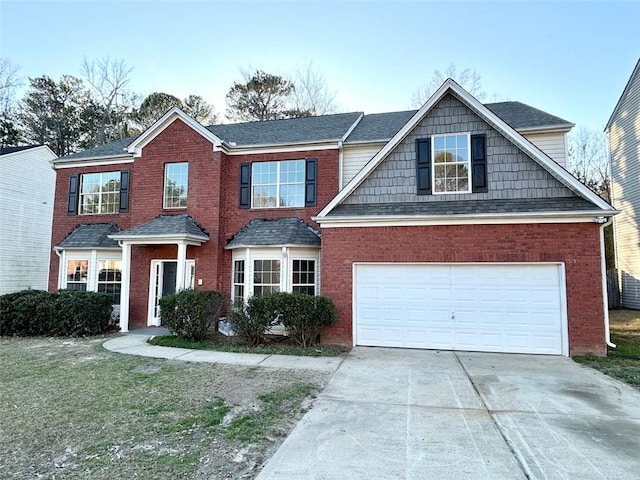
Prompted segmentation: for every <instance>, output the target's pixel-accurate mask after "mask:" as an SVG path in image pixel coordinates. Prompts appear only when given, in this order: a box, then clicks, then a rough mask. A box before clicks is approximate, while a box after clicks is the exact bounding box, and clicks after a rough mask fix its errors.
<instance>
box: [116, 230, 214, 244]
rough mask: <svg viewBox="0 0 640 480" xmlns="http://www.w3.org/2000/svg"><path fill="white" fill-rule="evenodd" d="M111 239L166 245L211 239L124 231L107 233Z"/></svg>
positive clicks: (197, 242) (197, 236) (199, 242)
mask: <svg viewBox="0 0 640 480" xmlns="http://www.w3.org/2000/svg"><path fill="white" fill-rule="evenodd" d="M107 236H108V237H109V238H110V239H112V240H116V241H118V242H125V243H129V244H137V245H140V244H153V245H164V244H169V243H177V242H186V243H187V244H189V245H198V246H199V245H200V244H202V243H203V242H206V241H208V240H209V237H203V236H199V235H188V234H184V235H128V234H124V235H123V234H122V233H114V234H112V235H107Z"/></svg>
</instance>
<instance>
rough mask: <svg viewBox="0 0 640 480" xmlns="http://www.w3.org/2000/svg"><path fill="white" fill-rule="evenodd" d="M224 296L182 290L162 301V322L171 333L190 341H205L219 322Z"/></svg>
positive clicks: (205, 291) (210, 292)
mask: <svg viewBox="0 0 640 480" xmlns="http://www.w3.org/2000/svg"><path fill="white" fill-rule="evenodd" d="M223 298H224V297H223V296H222V294H221V293H220V292H216V291H213V290H193V289H187V290H182V291H180V292H178V293H175V294H173V295H165V296H164V297H162V298H161V299H160V311H161V313H162V321H163V322H164V324H165V326H166V327H167V328H168V329H169V331H170V332H171V333H173V334H174V335H177V336H178V337H180V338H183V339H185V340H190V341H195V342H197V341H200V340H202V339H204V337H205V335H206V334H207V330H208V329H209V326H210V325H211V323H212V322H215V320H217V318H218V315H219V314H220V309H221V308H222V302H223Z"/></svg>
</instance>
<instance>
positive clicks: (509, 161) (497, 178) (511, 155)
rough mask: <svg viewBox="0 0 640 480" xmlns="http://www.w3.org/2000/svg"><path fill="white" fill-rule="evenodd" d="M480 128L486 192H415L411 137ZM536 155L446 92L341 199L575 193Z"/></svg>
mask: <svg viewBox="0 0 640 480" xmlns="http://www.w3.org/2000/svg"><path fill="white" fill-rule="evenodd" d="M450 133H470V134H478V133H482V134H485V135H486V136H487V141H486V148H487V173H488V182H489V190H488V192H487V193H468V194H446V195H417V193H416V163H415V162H416V152H415V142H416V140H417V139H420V138H428V137H430V136H431V135H441V134H450ZM573 196H575V194H574V193H573V192H572V191H571V190H569V189H568V188H567V187H565V186H564V185H562V184H561V183H560V182H559V181H558V180H556V179H555V178H554V177H553V176H551V174H549V173H548V172H547V171H546V170H544V169H543V168H542V167H541V166H540V165H538V164H537V163H536V162H535V161H534V160H532V159H531V158H529V157H528V156H527V155H525V154H524V153H522V151H521V150H519V149H518V148H517V147H516V146H515V145H513V144H512V143H511V142H510V141H509V140H507V139H506V138H505V137H503V136H502V135H501V134H500V133H499V132H497V131H496V130H495V129H493V128H492V127H490V126H489V125H488V124H487V123H486V122H485V121H484V120H482V119H481V118H480V117H479V116H478V115H476V114H475V113H474V112H473V111H472V110H470V109H469V108H468V107H467V106H466V105H464V104H463V103H462V102H460V100H458V99H457V98H455V97H454V96H453V95H451V94H449V95H447V96H445V97H444V98H443V99H442V100H441V101H440V102H439V103H438V104H437V105H436V106H435V107H434V108H433V109H432V110H431V112H429V114H428V115H427V116H426V117H425V118H424V119H423V120H422V122H420V123H419V124H418V125H417V126H416V128H415V129H414V130H413V131H412V132H411V133H410V134H409V135H407V137H406V138H405V139H404V140H403V141H402V142H401V143H400V144H399V145H398V146H397V147H396V148H395V149H394V150H393V151H392V152H391V153H390V154H389V155H388V156H387V158H386V159H385V160H384V161H383V162H382V163H381V164H380V165H379V166H378V167H377V168H376V169H375V170H374V171H373V172H371V174H370V175H369V177H368V178H367V179H366V180H365V181H364V182H363V183H362V184H361V185H360V186H359V187H358V188H357V189H356V190H355V191H354V192H353V193H352V194H351V195H350V196H349V197H348V198H347V199H346V200H345V201H344V202H343V203H345V204H367V203H395V202H400V203H401V202H438V201H452V200H465V199H467V200H495V199H521V198H549V197H573Z"/></svg>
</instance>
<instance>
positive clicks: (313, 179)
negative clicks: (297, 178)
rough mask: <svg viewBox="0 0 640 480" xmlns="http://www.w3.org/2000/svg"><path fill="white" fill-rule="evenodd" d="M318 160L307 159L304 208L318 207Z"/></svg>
mask: <svg viewBox="0 0 640 480" xmlns="http://www.w3.org/2000/svg"><path fill="white" fill-rule="evenodd" d="M317 164H318V160H317V159H315V158H307V160H306V165H305V174H304V184H305V195H304V206H305V207H315V205H316V183H317V173H318V165H317Z"/></svg>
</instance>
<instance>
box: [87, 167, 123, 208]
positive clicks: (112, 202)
mask: <svg viewBox="0 0 640 480" xmlns="http://www.w3.org/2000/svg"><path fill="white" fill-rule="evenodd" d="M119 211H120V172H102V173H87V174H83V175H82V176H81V181H80V213H81V214H96V213H118V212H119Z"/></svg>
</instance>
